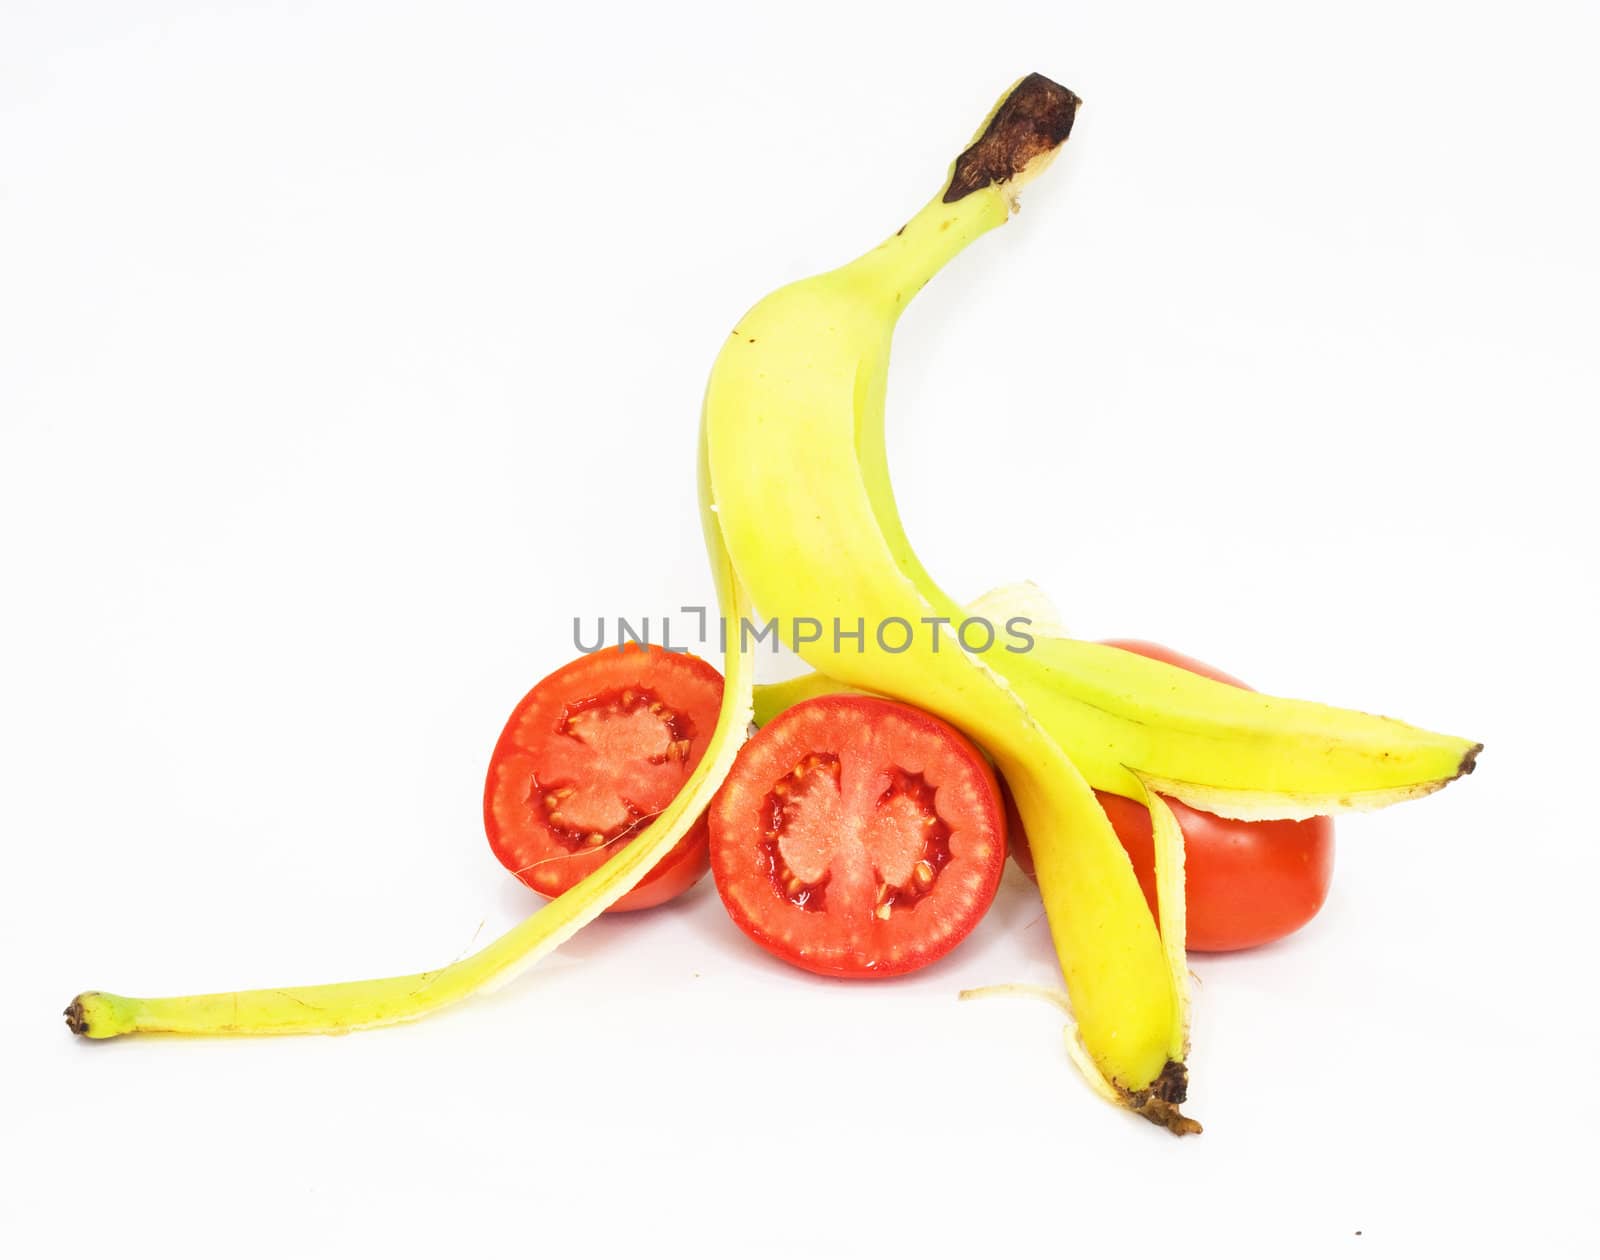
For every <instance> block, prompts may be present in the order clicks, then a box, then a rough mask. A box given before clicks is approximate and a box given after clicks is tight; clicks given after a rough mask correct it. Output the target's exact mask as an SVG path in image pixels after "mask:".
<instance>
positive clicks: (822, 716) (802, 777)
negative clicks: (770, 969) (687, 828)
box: [709, 695, 1006, 978]
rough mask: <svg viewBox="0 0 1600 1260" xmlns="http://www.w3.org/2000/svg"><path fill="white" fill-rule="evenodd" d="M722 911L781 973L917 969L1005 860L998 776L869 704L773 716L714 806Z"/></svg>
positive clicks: (937, 734)
mask: <svg viewBox="0 0 1600 1260" xmlns="http://www.w3.org/2000/svg"><path fill="white" fill-rule="evenodd" d="M709 817H710V823H711V870H712V875H713V876H714V878H715V879H716V884H717V892H718V893H719V894H720V895H721V897H722V901H723V904H724V905H726V906H727V908H728V913H729V915H731V916H732V918H733V921H734V922H735V923H736V924H738V925H739V927H740V928H741V929H743V930H744V932H745V933H746V934H747V935H748V936H750V937H751V938H752V939H753V940H755V941H756V942H757V943H758V944H760V945H761V946H762V947H763V948H765V949H766V950H768V951H769V952H771V953H773V954H775V955H777V957H779V958H781V959H783V960H784V961H785V962H788V963H792V964H793V965H794V966H797V967H802V968H804V969H806V970H807V971H814V972H818V973H820V974H822V975H830V976H845V977H855V978H862V977H882V976H895V975H901V974H903V973H905V972H908V971H914V970H916V969H917V968H918V967H923V966H926V965H927V964H928V963H930V962H933V961H934V960H935V959H937V958H940V957H942V956H943V955H944V954H946V953H947V952H949V951H950V950H951V949H952V948H954V947H955V946H956V945H957V944H958V943H959V942H960V941H961V939H962V938H963V937H965V936H966V935H967V933H968V932H970V931H971V930H972V928H973V926H974V925H975V924H976V923H977V922H978V920H979V919H980V918H982V917H983V913H984V911H985V910H987V909H988V908H989V904H990V902H992V901H993V900H994V895H995V891H996V889H998V888H999V886H1000V876H1001V873H1002V871H1003V869H1004V865H1005V852H1006V848H1005V811H1004V808H1003V806H1002V805H1001V803H1000V797H999V788H998V785H997V783H996V781H995V777H994V773H993V771H991V770H990V769H989V767H988V764H987V763H986V762H985V761H984V759H983V757H982V755H981V754H980V753H979V752H978V750H977V749H976V748H974V747H973V745H972V744H971V743H970V742H969V741H968V740H967V739H966V737H965V736H963V735H962V734H961V733H960V732H959V731H957V730H955V728H953V727H951V726H949V725H948V724H947V723H945V722H942V721H940V720H939V719H938V718H936V717H933V716H932V715H930V714H927V713H923V712H922V711H920V710H918V709H913V708H911V707H909V706H907V705H903V704H898V703H895V702H894V701H890V700H883V699H879V698H876V697H868V696H857V695H828V696H819V697H817V698H816V699H813V700H807V701H805V702H803V703H801V704H797V705H795V706H794V707H793V708H791V709H788V710H786V711H784V712H783V713H781V714H779V715H778V716H777V717H776V718H774V719H773V720H772V721H771V722H769V723H768V724H767V725H766V726H765V727H763V728H762V729H761V731H760V733H758V734H757V735H756V736H755V738H754V739H752V740H750V742H749V743H747V744H746V745H745V746H744V747H743V748H742V749H741V750H740V752H739V756H738V759H737V760H736V761H735V762H734V766H733V771H732V773H731V774H730V775H729V776H728V779H727V782H726V783H725V784H724V785H723V787H722V790H721V791H720V792H719V793H718V795H717V797H716V799H715V800H714V801H713V802H712V804H711V809H710V812H709Z"/></svg>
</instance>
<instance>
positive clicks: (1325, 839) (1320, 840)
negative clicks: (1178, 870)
mask: <svg viewBox="0 0 1600 1260" xmlns="http://www.w3.org/2000/svg"><path fill="white" fill-rule="evenodd" d="M1105 642H1106V643H1107V644H1108V645H1109V646H1111V647H1118V648H1122V649H1123V650H1124V651H1128V652H1137V653H1138V654H1139V655H1140V656H1147V657H1150V658H1151V659H1153V660H1158V661H1166V662H1167V663H1168V664H1169V665H1177V666H1178V667H1179V668H1181V669H1187V670H1189V671H1190V672H1191V673H1196V674H1200V675H1202V676H1204V677H1207V678H1212V679H1215V680H1216V681H1217V682H1224V683H1228V684H1230V685H1232V686H1235V687H1246V686H1247V684H1245V683H1242V682H1240V681H1239V680H1238V679H1237V678H1234V677H1233V676H1232V675H1230V674H1225V673H1223V672H1222V671H1221V670H1219V669H1216V668H1215V667H1213V666H1211V665H1207V664H1205V663H1204V662H1203V661H1197V660H1195V659H1194V658H1193V657H1190V656H1185V655H1183V653H1181V652H1174V651H1172V650H1171V649H1170V648H1166V647H1163V646H1161V645H1160V644H1157V643H1148V642H1145V641H1143V640H1138V639H1107V640H1105ZM1095 795H1096V796H1097V797H1098V798H1099V800H1100V804H1101V806H1102V807H1103V808H1104V809H1105V811H1106V816H1107V817H1108V818H1110V820H1111V825H1112V826H1113V827H1114V828H1115V829H1116V832H1117V838H1118V839H1119V840H1121V841H1122V847H1123V848H1124V849H1126V850H1127V853H1128V857H1129V858H1130V859H1132V861H1133V869H1134V873H1135V874H1136V875H1137V876H1138V877H1139V887H1140V888H1142V889H1143V890H1144V896H1145V900H1146V901H1147V902H1148V903H1149V904H1150V910H1151V913H1153V914H1154V913H1157V910H1156V877H1155V844H1154V839H1153V837H1152V833H1151V825H1150V811H1149V810H1148V809H1146V808H1145V807H1144V806H1143V805H1142V804H1140V803H1138V802H1137V801H1131V800H1129V799H1128V798H1127V797H1124V796H1117V795H1115V794H1113V793H1110V792H1096V793H1095ZM1162 799H1163V800H1165V801H1166V802H1167V804H1168V806H1169V807H1171V809H1172V813H1173V817H1174V818H1176V819H1177V821H1178V826H1179V828H1180V829H1181V830H1182V831H1183V841H1184V876H1185V899H1186V902H1187V908H1188V947H1189V949H1191V950H1193V951H1195V952H1196V953H1223V952H1227V951H1230V950H1239V949H1251V948H1254V947H1255V946H1257V945H1265V944H1267V943H1268V942H1270V941H1276V940H1279V939H1281V938H1283V937H1285V936H1288V935H1289V934H1290V933H1291V932H1295V931H1298V930H1299V929H1300V928H1302V927H1304V926H1305V925H1306V924H1307V923H1309V922H1310V921H1311V920H1312V919H1313V918H1314V917H1315V916H1316V913H1317V911H1318V910H1320V909H1321V908H1322V904H1323V902H1324V901H1326V900H1327V896H1328V888H1329V886H1330V884H1331V883H1332V881H1333V819H1331V818H1307V819H1304V820H1303V821H1299V822H1293V821H1287V820H1281V819H1276V820H1271V821H1266V822H1238V821H1236V820H1234V819H1229V818H1219V817H1217V815H1215V814H1211V813H1207V812H1206V811H1205V810H1201V809H1195V808H1193V807H1192V806H1189V805H1185V804H1184V803H1183V802H1182V801H1176V800H1173V799H1172V798H1171V797H1163V798H1162ZM1005 802H1006V811H1007V821H1008V824H1009V826H1010V829H1011V855H1012V857H1013V858H1014V859H1015V860H1016V863H1017V865H1018V866H1019V867H1021V868H1022V870H1023V871H1024V872H1025V873H1026V874H1027V875H1028V877H1029V878H1030V879H1031V878H1033V855H1032V853H1030V852H1029V850H1028V839H1027V836H1026V834H1025V833H1024V832H1023V830H1022V820H1021V817H1020V816H1019V815H1018V814H1017V812H1016V805H1015V803H1014V802H1013V801H1012V799H1011V794H1010V793H1009V792H1007V793H1006V795H1005Z"/></svg>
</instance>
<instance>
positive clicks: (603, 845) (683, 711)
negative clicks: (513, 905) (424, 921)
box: [483, 644, 722, 910]
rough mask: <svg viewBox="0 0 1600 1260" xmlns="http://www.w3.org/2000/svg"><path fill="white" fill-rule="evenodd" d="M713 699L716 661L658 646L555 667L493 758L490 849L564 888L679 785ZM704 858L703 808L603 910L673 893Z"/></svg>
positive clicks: (546, 886)
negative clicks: (713, 663) (663, 853)
mask: <svg viewBox="0 0 1600 1260" xmlns="http://www.w3.org/2000/svg"><path fill="white" fill-rule="evenodd" d="M721 703H722V676H721V675H720V674H718V673H717V671H716V670H715V669H713V668H712V667H711V666H710V665H708V664H707V663H706V662H705V661H702V660H700V659H699V658H698V657H693V656H688V655H686V654H681V653H673V652H666V651H664V650H663V649H661V648H659V647H655V646H651V647H650V648H648V649H641V648H640V647H638V646H637V645H632V644H630V645H629V646H628V648H627V649H626V650H624V651H621V652H618V651H614V650H607V651H601V652H595V653H593V654H591V655H589V656H583V657H579V658H578V659H577V660H575V661H572V662H570V663H569V664H567V665H564V666H562V667H561V668H560V669H558V670H557V671H556V672H555V673H553V674H551V675H550V676H549V677H548V678H545V679H544V680H542V681H541V682H540V683H539V684H538V685H537V686H535V687H534V688H533V690H532V691H530V692H528V694H527V695H526V696H524V697H523V698H522V701H521V702H520V703H519V704H518V705H517V707H516V709H515V710H514V711H513V712H512V714H511V717H510V719H509V720H508V721H507V722H506V726H505V729H504V731H502V732H501V735H500V740H499V743H498V744H496V746H495V750H494V755H493V757H492V758H491V759H490V762H489V774H488V779H487V782H486V783H485V785H484V796H483V820H484V829H485V831H486V832H487V833H488V836H489V847H490V848H491V849H492V850H493V851H494V855H495V856H496V857H497V858H499V859H500V862H501V864H502V865H503V866H505V868H506V869H507V870H509V871H510V872H511V873H512V874H514V875H515V876H516V877H517V878H518V879H520V880H521V881H522V882H523V883H524V884H526V885H527V886H528V887H529V888H532V889H533V890H534V891H535V892H538V893H541V894H543V895H544V896H546V897H557V896H560V895H561V894H562V893H564V892H566V891H567V889H569V888H571V887H572V886H573V885H574V884H576V883H577V882H578V881H579V880H580V879H582V878H583V877H584V876H585V875H587V874H589V873H590V872H591V871H593V870H595V869H596V868H597V867H599V866H600V865H602V864H603V863H604V862H605V861H606V860H607V859H608V858H609V857H611V855H612V854H614V853H615V852H616V851H617V846H618V845H621V844H626V843H627V842H628V841H629V840H631V839H632V838H633V837H634V836H636V835H637V834H638V833H639V832H640V831H641V830H643V828H644V827H645V826H646V825H647V824H648V823H649V821H650V820H651V819H652V818H654V817H655V816H656V815H657V814H658V813H660V812H661V811H662V810H663V809H665V808H666V807H667V805H668V804H669V803H670V802H671V800H672V798H673V797H674V796H676V795H677V794H678V790H679V789H680V788H681V787H682V786H683V783H684V780H686V779H687V778H688V777H689V774H690V772H691V771H692V770H693V769H694V767H695V766H696V764H698V762H699V760H700V758H701V757H702V756H704V755H705V750H706V744H707V742H708V740H709V739H710V737H711V732H712V731H713V729H714V728H715V726H716V720H717V709H718V707H719V706H720V705H721ZM708 864H709V863H708V858H707V855H706V823H705V819H704V817H702V818H700V819H698V820H696V822H695V824H694V826H693V827H691V828H690V830H689V831H688V832H687V833H686V834H685V835H684V837H683V839H681V840H680V841H679V842H678V843H677V844H676V845H674V846H673V848H672V850H671V851H670V852H669V853H668V854H667V855H666V856H665V857H664V858H662V860H661V861H660V862H659V863H657V864H656V866H655V867H654V868H652V870H651V871H650V873H649V874H648V875H646V876H645V877H644V879H643V880H642V881H640V883H639V885H638V886H637V887H636V888H634V889H633V890H632V891H631V892H629V893H628V894H627V895H626V896H625V897H622V898H621V899H619V900H618V901H617V902H616V903H615V904H614V905H612V906H611V907H610V908H611V909H612V910H643V909H646V908H648V907H650V906H657V905H660V904H662V903H663V902H665V901H670V900H671V899H672V898H673V897H676V896H677V895H678V894H680V893H682V892H684V891H686V890H687V889H688V888H690V887H691V886H692V885H693V884H694V883H695V882H696V881H697V880H699V878H700V877H701V876H702V875H704V874H705V872H706V869H707V867H708Z"/></svg>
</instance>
